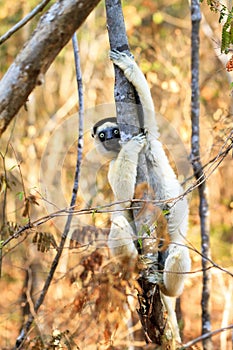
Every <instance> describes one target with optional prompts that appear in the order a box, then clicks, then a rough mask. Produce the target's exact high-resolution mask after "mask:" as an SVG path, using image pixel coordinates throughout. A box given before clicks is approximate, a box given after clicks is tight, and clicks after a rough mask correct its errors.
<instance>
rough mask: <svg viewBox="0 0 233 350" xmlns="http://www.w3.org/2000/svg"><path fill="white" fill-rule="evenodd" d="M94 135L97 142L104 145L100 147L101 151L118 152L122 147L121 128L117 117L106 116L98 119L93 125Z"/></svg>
mask: <svg viewBox="0 0 233 350" xmlns="http://www.w3.org/2000/svg"><path fill="white" fill-rule="evenodd" d="M92 136H93V137H94V138H95V140H96V144H97V145H98V144H99V145H101V146H102V147H101V148H100V147H99V148H98V149H99V151H100V152H101V153H103V152H104V154H105V155H107V153H109V154H111V153H112V152H114V154H115V153H118V152H119V151H120V149H121V146H120V142H119V141H120V129H119V127H118V125H117V120H116V118H105V119H102V120H100V121H98V122H97V123H96V124H95V125H94V127H93V131H92Z"/></svg>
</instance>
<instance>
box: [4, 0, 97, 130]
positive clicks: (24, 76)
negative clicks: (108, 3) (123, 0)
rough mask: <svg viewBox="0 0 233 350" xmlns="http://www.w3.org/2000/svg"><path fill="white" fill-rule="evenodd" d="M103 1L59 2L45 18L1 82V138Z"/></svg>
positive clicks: (68, 0) (79, 0) (59, 0)
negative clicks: (55, 60)
mask: <svg viewBox="0 0 233 350" xmlns="http://www.w3.org/2000/svg"><path fill="white" fill-rule="evenodd" d="M99 1H100V0H67V1H63V0H58V1H57V2H56V3H55V4H54V5H53V6H51V7H50V9H49V10H48V11H47V12H46V13H45V14H44V15H43V16H42V17H41V19H40V21H39V23H38V25H37V28H36V30H35V31H34V33H33V34H32V37H31V39H30V40H29V41H28V43H27V44H26V45H25V46H24V48H23V49H22V51H21V52H20V53H19V54H18V56H17V57H16V59H15V61H14V63H13V64H12V65H11V66H10V68H9V69H8V71H7V73H6V74H5V75H4V77H3V78H2V80H1V82H0V136H1V135H2V133H3V132H4V130H5V129H6V128H7V126H8V124H9V123H10V121H11V120H12V119H13V118H14V116H15V115H16V113H17V112H18V111H19V109H20V108H21V107H22V106H23V105H24V104H25V103H26V101H27V98H28V96H29V94H30V93H31V91H32V90H33V89H34V88H35V86H36V85H39V84H41V83H42V81H43V75H44V74H45V73H46V71H47V70H48V68H49V66H50V65H51V63H52V62H53V60H54V59H55V57H56V56H57V55H58V53H59V52H60V50H61V49H62V48H63V47H64V46H65V45H66V44H67V42H68V41H69V40H70V38H71V37H72V35H73V33H74V32H75V31H76V30H77V28H79V27H80V26H81V24H82V23H83V22H84V20H85V19H86V17H87V16H88V15H89V13H90V12H91V11H92V10H93V9H94V7H95V6H96V5H97V4H98V2H99Z"/></svg>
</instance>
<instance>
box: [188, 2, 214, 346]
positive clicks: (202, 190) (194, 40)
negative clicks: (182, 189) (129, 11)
mask: <svg viewBox="0 0 233 350" xmlns="http://www.w3.org/2000/svg"><path fill="white" fill-rule="evenodd" d="M191 20H192V34H191V45H192V52H191V70H192V82H191V88H192V100H191V119H192V138H191V148H192V150H191V161H192V166H193V172H194V175H195V177H196V179H197V181H199V179H202V181H201V183H200V184H199V186H198V192H199V199H200V203H199V216H200V223H201V240H202V255H203V256H206V257H210V247H209V218H208V216H209V208H208V200H207V194H206V181H205V174H204V172H203V167H202V164H201V160H200V125H199V124H200V123H199V116H200V102H199V27H200V21H201V10H200V3H199V0H192V1H191ZM207 267H208V260H206V259H205V258H202V270H203V287H202V300H201V305H202V334H203V335H204V334H206V333H209V332H210V331H211V323H210V282H211V272H210V270H208V269H207ZM203 348H204V350H210V349H211V348H212V341H211V338H209V337H203Z"/></svg>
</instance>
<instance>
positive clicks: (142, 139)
mask: <svg viewBox="0 0 233 350" xmlns="http://www.w3.org/2000/svg"><path fill="white" fill-rule="evenodd" d="M129 142H130V143H132V144H134V147H136V148H137V150H139V152H140V151H141V150H142V149H143V147H144V146H145V145H146V136H145V135H144V134H138V135H136V136H133V137H132V139H131V140H130V141H129Z"/></svg>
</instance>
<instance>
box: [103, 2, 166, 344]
mask: <svg viewBox="0 0 233 350" xmlns="http://www.w3.org/2000/svg"><path fill="white" fill-rule="evenodd" d="M105 2H106V13H107V28H108V34H109V42H110V47H111V49H117V50H119V51H125V52H126V53H128V54H130V49H129V44H128V39H127V34H126V30H125V23H124V17H123V13H122V6H121V1H120V0H106V1H105ZM114 96H115V102H116V110H117V120H118V123H119V126H120V129H121V131H122V136H123V138H122V139H123V141H125V140H128V139H130V138H131V137H132V135H133V134H138V133H139V132H140V129H141V128H143V117H144V116H143V111H142V108H141V104H140V100H139V98H138V95H137V93H136V91H135V89H134V87H133V86H132V84H131V83H129V81H128V80H127V79H126V78H125V76H124V74H123V72H122V71H121V70H120V69H119V68H118V67H115V89H114ZM148 182H149V181H148V171H147V163H146V158H145V154H144V153H143V152H141V154H140V155H139V161H138V169H137V183H136V185H138V184H140V183H148ZM146 196H148V194H146ZM136 206H137V207H138V203H137V204H136ZM132 207H133V205H132ZM137 213H138V210H136V209H134V210H133V221H134V224H135V230H136V232H140V231H141V227H142V225H143V222H142V218H137ZM141 217H142V216H141ZM147 238H148V236H147ZM145 241H146V242H149V240H148V239H146V240H145ZM148 249H149V248H148V245H146V244H145V247H144V246H143V250H142V254H144V255H146V254H147V253H148ZM155 260H156V258H155ZM147 270H148V271H147ZM147 270H145V271H144V272H143V273H142V275H141V276H140V279H139V283H140V285H141V287H142V294H141V295H140V296H139V309H138V314H139V317H140V320H141V323H142V326H143V329H144V333H145V339H146V341H147V342H148V343H149V342H153V343H156V344H163V346H165V344H168V341H167V340H166V339H165V338H166V337H165V336H164V332H165V327H166V321H165V319H164V309H163V304H162V302H161V298H160V293H159V287H158V286H156V284H154V283H150V282H148V274H149V273H150V272H149V268H148V269H147ZM156 270H157V266H156Z"/></svg>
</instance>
